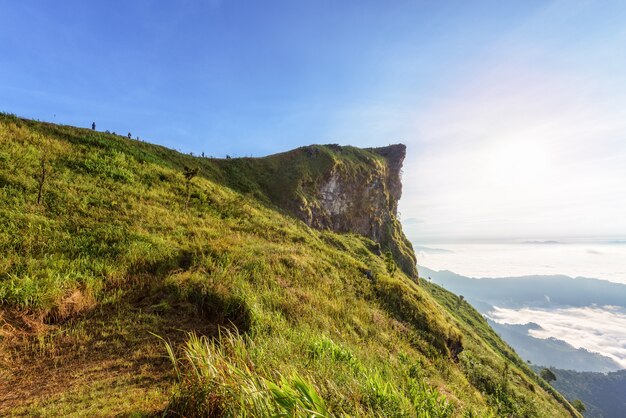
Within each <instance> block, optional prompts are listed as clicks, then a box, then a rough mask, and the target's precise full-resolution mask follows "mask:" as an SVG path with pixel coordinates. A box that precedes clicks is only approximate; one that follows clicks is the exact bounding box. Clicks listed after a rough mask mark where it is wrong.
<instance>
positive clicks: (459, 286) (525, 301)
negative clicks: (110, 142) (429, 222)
mask: <svg viewBox="0 0 626 418" xmlns="http://www.w3.org/2000/svg"><path fill="white" fill-rule="evenodd" d="M422 276H425V277H428V276H430V277H432V278H433V279H434V280H435V281H436V282H437V283H439V284H441V285H442V286H444V287H445V288H447V289H451V290H453V291H454V292H455V293H458V294H462V295H464V296H465V297H467V298H471V299H476V300H479V301H483V302H487V303H489V304H491V305H496V306H506V307H510V308H521V307H524V306H534V307H538V308H541V307H554V306H578V307H580V306H591V305H599V306H604V305H611V306H620V307H623V308H626V285H624V284H620V283H613V282H609V281H606V280H599V279H589V278H584V277H576V278H572V277H568V276H562V275H549V276H521V277H506V278H497V279H491V278H481V279H474V278H470V277H464V276H461V275H459V274H456V273H453V272H451V271H434V270H430V269H427V268H426V267H422Z"/></svg>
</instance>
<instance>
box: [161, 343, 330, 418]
mask: <svg viewBox="0 0 626 418" xmlns="http://www.w3.org/2000/svg"><path fill="white" fill-rule="evenodd" d="M250 344H253V342H252V340H250V339H246V338H244V337H241V336H240V335H238V334H236V333H231V332H229V331H223V333H222V335H221V337H220V339H219V343H218V342H217V341H215V340H210V339H209V338H207V337H204V336H200V337H199V336H197V335H196V334H193V333H191V334H189V336H188V339H187V342H186V343H185V345H184V347H183V348H182V350H181V353H180V354H178V355H177V354H176V350H175V348H174V347H173V346H172V345H171V344H170V343H167V342H166V343H165V347H166V349H167V353H168V356H169V358H170V360H171V362H172V365H173V367H174V370H175V372H176V376H177V380H178V387H177V389H176V391H175V393H174V395H173V397H172V399H171V401H170V403H169V405H168V406H167V408H166V411H165V414H166V415H172V416H193V417H196V416H197V417H199V416H221V417H242V416H246V417H251V418H254V417H259V418H261V417H311V418H314V417H315V418H318V417H319V418H324V417H330V416H331V415H330V413H329V412H328V409H327V408H326V404H325V402H324V400H323V399H322V398H321V397H320V396H319V395H318V393H317V391H316V390H315V388H314V386H313V385H312V384H311V383H310V382H308V381H307V380H306V379H304V378H303V377H301V376H299V375H298V374H295V373H294V374H292V375H291V376H290V377H289V378H285V377H283V376H278V375H277V376H274V377H278V380H275V381H272V380H271V378H265V377H263V376H262V375H261V373H262V370H260V369H259V368H258V367H257V366H256V365H255V364H254V363H253V361H252V359H251V357H250V355H249V353H248V347H247V346H248V345H250Z"/></svg>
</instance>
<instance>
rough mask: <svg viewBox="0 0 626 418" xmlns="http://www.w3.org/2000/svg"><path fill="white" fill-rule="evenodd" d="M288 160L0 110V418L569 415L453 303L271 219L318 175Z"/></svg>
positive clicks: (380, 261) (360, 166) (326, 237)
mask: <svg viewBox="0 0 626 418" xmlns="http://www.w3.org/2000/svg"><path fill="white" fill-rule="evenodd" d="M314 149H318V150H319V151H318V152H319V153H320V154H321V155H322V156H323V158H319V159H316V160H315V161H316V164H321V165H322V166H323V165H324V164H331V163H332V164H335V163H337V161H339V162H340V163H341V164H343V165H345V167H346V170H348V171H350V170H352V171H354V172H355V173H360V172H363V170H366V169H371V167H372V164H374V165H375V164H379V163H380V164H383V161H382V157H380V156H378V155H376V154H375V153H374V152H372V151H368V150H358V149H356V148H341V149H337V148H335V147H328V146H316V147H314ZM305 152H306V151H305V150H304V149H302V150H300V151H297V152H291V153H285V154H279V155H277V156H273V157H272V158H268V159H261V160H256V159H232V160H223V161H220V160H213V159H208V158H196V157H192V156H188V155H183V154H180V153H176V152H174V151H171V150H168V149H166V148H163V147H159V146H155V145H151V144H148V143H144V142H138V141H133V140H128V139H127V138H123V137H120V136H114V135H110V134H104V133H100V132H93V131H91V130H86V129H78V128H73V127H68V126H59V125H52V124H46V123H40V122H34V121H29V120H23V119H19V118H16V117H14V116H11V115H0V253H1V254H3V256H2V258H0V322H2V326H1V327H0V366H1V367H0V414H4V415H12V414H13V415H17V414H22V415H28V416H54V415H66V414H68V413H69V411H71V412H72V413H73V414H75V415H77V416H80V415H83V416H85V415H90V416H92V415H101V416H109V415H115V414H122V415H127V416H130V415H132V414H150V413H161V412H163V411H166V412H167V413H169V414H172V415H175V414H177V413H178V414H187V416H193V415H208V414H209V413H210V411H212V410H213V409H212V408H216V409H214V410H215V411H218V412H220V413H221V414H222V415H225V416H228V415H230V416H243V415H247V416H268V415H275V416H304V415H309V416H310V415H313V416H315V414H317V416H385V417H392V416H408V417H460V416H481V417H488V416H514V417H517V416H519V417H525V416H529V417H531V416H537V417H542V416H554V417H557V416H570V415H571V416H578V415H577V414H576V413H575V412H571V411H569V410H570V409H571V407H570V406H569V404H567V402H565V401H564V400H562V399H561V398H559V397H558V395H557V394H555V392H554V391H552V390H550V388H548V387H544V385H542V384H541V383H540V382H539V381H538V380H537V378H536V376H535V375H534V373H532V371H530V370H529V369H528V368H527V367H525V365H524V363H523V362H522V361H521V360H520V359H519V358H518V357H517V356H516V355H515V353H514V352H513V351H512V350H511V349H510V348H509V347H508V346H506V345H505V344H504V343H503V342H502V341H501V340H500V339H499V338H498V337H497V335H495V333H493V331H492V330H491V329H490V328H489V327H488V326H487V324H486V322H485V321H484V320H483V319H482V317H480V315H478V314H477V313H475V311H472V310H470V309H469V308H468V307H467V306H463V307H462V308H461V309H460V310H457V309H456V308H455V306H456V305H455V304H456V297H455V296H454V295H451V294H449V293H447V292H445V291H444V290H442V289H437V288H435V287H434V286H428V285H423V286H418V285H417V284H416V283H415V282H414V280H412V279H411V278H409V277H407V276H406V275H405V274H404V273H403V272H402V271H401V270H397V271H393V269H390V268H389V266H390V264H389V260H386V259H385V257H384V255H379V252H378V251H376V249H377V245H376V244H375V243H374V242H372V241H371V240H369V239H367V238H364V237H361V236H358V235H354V234H335V233H333V232H330V231H318V230H314V229H311V228H309V227H307V226H306V225H305V224H304V223H303V222H301V221H298V220H296V219H295V218H293V217H291V216H289V215H288V213H289V211H288V210H286V209H285V208H284V207H282V206H281V202H282V201H281V199H282V198H284V196H283V197H281V194H280V191H281V189H283V190H284V189H288V188H289V187H295V189H289V190H296V192H297V191H298V187H296V186H294V185H297V184H299V183H298V176H307V175H308V176H309V177H310V178H312V179H314V177H315V176H316V173H318V170H321V169H322V168H323V167H322V166H320V167H316V166H315V165H310V164H304V162H303V161H304V160H303V159H302V158H303V155H305V154H302V153H305ZM42 161H43V162H44V165H45V166H46V167H47V177H46V181H45V183H44V184H43V198H42V201H41V202H40V203H39V204H38V203H37V195H38V189H39V183H38V180H37V179H38V178H40V170H41V166H42ZM184 167H197V168H198V169H199V173H198V176H197V177H195V178H193V179H192V180H191V189H190V194H189V195H188V194H187V184H186V180H185V178H184V176H183V171H184ZM283 167H287V172H286V173H283V174H284V176H279V174H280V173H279V171H280V169H281V168H283ZM307 184H308V183H307ZM188 196H189V203H188V204H187V200H188ZM407 248H408V247H407ZM366 272H371V273H368V274H366ZM421 282H423V280H422V281H421ZM190 333H191V334H190ZM154 334H156V335H159V336H160V337H161V338H163V339H165V340H166V341H168V344H169V345H168V346H167V347H169V359H170V360H173V361H168V357H167V356H168V351H167V349H166V345H165V344H163V341H161V340H160V339H159V338H157V337H155V336H154ZM461 347H462V348H463V350H462V351H460V348H461ZM505 369H506V370H507V372H506V373H504V370H505ZM3 385H5V386H4V387H3ZM94 399H97V401H94Z"/></svg>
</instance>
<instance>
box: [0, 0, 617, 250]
mask: <svg viewBox="0 0 626 418" xmlns="http://www.w3.org/2000/svg"><path fill="white" fill-rule="evenodd" d="M155 5H158V6H155ZM624 21H626V3H622V2H601V4H600V3H599V2H591V1H589V2H585V1H557V2H550V1H530V0H529V1H523V2H522V1H492V2H466V1H458V2H456V1H449V2H443V1H442V2H426V1H393V2H384V1H299V0H291V1H263V2H261V1H255V2H253V1H236V0H235V1H229V0H222V1H218V0H213V1H194V0H186V1H182V0H181V1H172V2H158V3H157V2H154V1H132V0H127V1H106V2H105V1H90V2H85V1H64V2H49V1H29V0H24V1H20V2H14V1H7V0H0V110H3V111H8V112H12V113H16V114H18V115H21V116H26V117H31V118H36V119H41V120H46V121H53V122H57V123H65V124H71V125H78V126H89V125H90V124H91V122H92V121H95V122H96V124H97V127H98V129H100V130H110V131H116V132H118V133H122V134H126V133H127V132H129V131H130V132H131V133H132V134H133V135H134V136H137V135H139V136H140V137H141V138H142V139H146V140H149V141H151V142H156V143H160V144H163V145H166V146H169V147H172V148H176V149H180V150H182V151H185V152H189V151H193V152H196V153H199V152H205V153H207V154H209V155H215V156H224V155H225V154H231V155H237V156H248V155H252V156H258V155H264V154H269V153H274V152H279V151H283V150H286V149H291V148H294V147H297V146H300V145H305V144H311V143H340V144H351V145H356V146H376V145H387V144H389V143H395V142H404V143H406V144H407V145H408V147H409V155H408V158H407V161H406V165H405V176H404V183H405V193H404V197H403V200H402V202H401V211H402V216H403V219H404V223H405V229H406V230H407V232H408V234H409V235H410V236H411V237H412V238H413V239H414V240H416V241H436V240H457V239H476V238H481V239H488V238H500V239H501V238H518V237H554V236H559V237H562V236H566V237H569V236H576V237H578V236H591V235H594V236H598V235H601V236H620V237H621V236H625V235H626V216H624V215H623V212H624V209H625V208H626V188H625V185H624V183H625V182H624V181H623V180H624V179H626V168H625V167H626V138H625V135H626V115H625V114H624V113H626V54H625V53H624V51H626V29H624V28H626V26H625V25H624V24H623V22H624Z"/></svg>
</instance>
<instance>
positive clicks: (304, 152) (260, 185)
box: [216, 144, 417, 277]
mask: <svg viewBox="0 0 626 418" xmlns="http://www.w3.org/2000/svg"><path fill="white" fill-rule="evenodd" d="M405 155H406V146H404V145H402V144H396V145H389V146H387V147H382V148H367V149H360V148H355V147H347V146H339V145H311V146H308V147H302V148H298V149H295V150H293V151H288V152H285V153H281V154H275V155H270V156H267V157H264V158H236V159H235V158H233V159H229V160H217V161H216V163H217V164H219V166H220V167H221V168H222V170H224V173H225V175H224V176H223V180H222V181H224V182H226V183H227V184H229V185H230V186H231V187H233V188H235V189H238V190H240V191H242V192H245V193H252V194H254V195H255V196H256V197H257V198H260V199H268V200H269V201H270V202H271V203H272V204H274V205H276V206H279V207H280V208H282V209H284V210H286V211H287V212H289V213H290V214H292V215H294V216H296V217H298V218H300V219H302V220H303V221H304V222H306V224H307V225H309V226H311V227H313V228H317V229H330V230H333V231H336V232H340V233H346V232H351V233H356V234H360V235H363V236H365V237H369V238H371V239H372V240H373V241H375V242H376V243H378V244H379V246H378V249H377V251H379V252H381V253H382V252H386V251H391V253H392V254H393V256H394V258H395V260H396V262H397V264H398V265H399V267H400V268H401V269H402V270H403V271H404V272H405V273H407V274H408V275H409V276H411V277H417V268H416V260H415V254H414V252H413V248H412V247H411V244H410V243H409V241H408V240H407V239H406V237H405V236H404V233H403V232H402V226H401V224H400V222H399V221H398V219H397V214H398V200H400V197H401V196H402V181H401V172H402V171H401V170H402V163H403V161H404V158H405Z"/></svg>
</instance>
